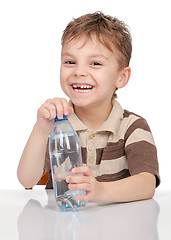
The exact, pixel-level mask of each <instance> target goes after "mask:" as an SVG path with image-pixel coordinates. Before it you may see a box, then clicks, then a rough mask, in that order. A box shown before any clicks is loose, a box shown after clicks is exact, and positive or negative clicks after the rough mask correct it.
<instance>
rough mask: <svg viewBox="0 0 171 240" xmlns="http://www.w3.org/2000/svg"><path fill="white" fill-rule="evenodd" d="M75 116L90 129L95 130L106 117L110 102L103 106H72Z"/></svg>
mask: <svg viewBox="0 0 171 240" xmlns="http://www.w3.org/2000/svg"><path fill="white" fill-rule="evenodd" d="M74 109H75V114H76V115H77V117H78V118H79V119H80V120H81V121H82V122H83V123H84V124H85V125H86V126H87V127H88V128H89V129H90V130H94V131H95V130H97V129H98V128H99V127H100V126H101V125H102V124H103V123H104V122H105V121H106V120H107V118H108V116H109V114H110V112H111V110H112V103H111V104H108V105H107V106H106V104H105V105H104V106H102V105H101V106H98V107H97V106H96V107H94V108H93V107H91V108H90V107H85V108H83V107H76V106H74Z"/></svg>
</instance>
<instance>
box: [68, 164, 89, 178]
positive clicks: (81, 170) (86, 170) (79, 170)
mask: <svg viewBox="0 0 171 240" xmlns="http://www.w3.org/2000/svg"><path fill="white" fill-rule="evenodd" d="M71 172H72V173H73V174H80V173H82V174H84V175H85V176H91V175H93V174H92V172H91V171H90V169H89V168H88V167H87V166H83V167H76V168H73V169H72V170H71Z"/></svg>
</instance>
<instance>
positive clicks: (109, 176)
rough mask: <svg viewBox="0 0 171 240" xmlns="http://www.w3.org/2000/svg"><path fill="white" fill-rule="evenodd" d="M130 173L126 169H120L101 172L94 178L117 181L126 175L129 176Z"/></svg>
mask: <svg viewBox="0 0 171 240" xmlns="http://www.w3.org/2000/svg"><path fill="white" fill-rule="evenodd" d="M129 176H130V173H129V170H128V169H123V170H122V171H120V172H118V173H114V174H103V175H101V176H97V177H96V180H97V181H99V182H112V181H117V180H120V179H123V178H126V177H129Z"/></svg>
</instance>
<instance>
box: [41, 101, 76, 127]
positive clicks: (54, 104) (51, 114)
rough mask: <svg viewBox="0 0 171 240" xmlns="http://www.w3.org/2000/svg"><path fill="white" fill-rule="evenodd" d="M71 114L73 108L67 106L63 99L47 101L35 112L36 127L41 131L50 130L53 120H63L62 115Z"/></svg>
mask: <svg viewBox="0 0 171 240" xmlns="http://www.w3.org/2000/svg"><path fill="white" fill-rule="evenodd" d="M72 112H73V108H72V107H70V106H69V104H68V102H67V100H66V99H65V98H53V99H48V100H47V101H46V102H45V103H43V104H42V105H41V107H40V108H39V109H38V112H37V125H38V126H39V128H41V129H43V130H46V129H47V130H51V127H52V124H53V119H54V118H55V117H56V113H57V117H58V118H59V119H62V118H63V114H65V115H69V114H71V113H72Z"/></svg>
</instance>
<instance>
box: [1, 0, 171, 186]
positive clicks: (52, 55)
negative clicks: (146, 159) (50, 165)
mask: <svg viewBox="0 0 171 240" xmlns="http://www.w3.org/2000/svg"><path fill="white" fill-rule="evenodd" d="M95 11H103V12H104V13H105V14H109V15H112V16H116V17H118V18H119V19H120V20H124V21H125V22H126V23H127V24H128V25H129V26H130V28H131V33H132V36H133V55H132V60H131V68H132V76H131V79H130V82H129V84H128V85H127V86H126V87H125V88H124V89H122V90H119V91H118V96H119V97H118V101H119V102H120V103H121V105H122V106H123V108H125V109H127V110H129V111H133V112H135V113H137V114H139V115H141V116H143V117H144V118H146V119H147V121H148V123H149V125H150V127H151V130H152V132H153V136H154V139H155V142H156V145H157V148H158V157H159V164H160V175H161V179H162V183H161V186H160V187H159V188H160V189H169V188H171V174H170V171H171V163H170V162H171V158H170V149H171V146H170V145H171V144H170V135H171V127H170V116H171V114H170V102H171V97H170V87H171V77H170V63H171V62H170V61H171V60H170V56H171V48H170V43H171V33H170V29H171V27H170V24H171V15H170V3H169V0H168V1H167V0H162V1H161V0H160V1H159V0H144V1H137V0H129V1H127V0H122V1H119V0H117V1H115V0H113V1H108V0H105V1H99V0H94V1H92V0H86V1H80V0H75V1H74V0H73V1H67V0H66V1H59V0H56V1H55V0H29V1H28V0H15V1H14V0H11V1H10V0H0V166H1V168H0V169H1V171H0V189H23V187H22V186H21V185H20V183H19V182H18V180H17V175H16V172H17V165H18V162H19V159H20V156H21V154H22V151H23V148H24V146H25V144H26V141H27V139H28V137H29V134H30V132H31V130H32V127H33V125H34V123H35V121H36V114H37V109H38V108H39V106H40V105H41V104H42V103H43V102H44V101H45V100H46V99H48V98H53V97H56V96H63V97H64V94H63V93H62V91H61V88H60V84H59V68H60V50H61V44H60V39H61V35H62V31H63V30H64V28H65V26H66V24H67V23H68V22H69V21H71V20H72V18H73V17H74V18H76V17H79V16H80V15H82V14H85V13H92V12H95ZM35 164H36V163H35Z"/></svg>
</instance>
